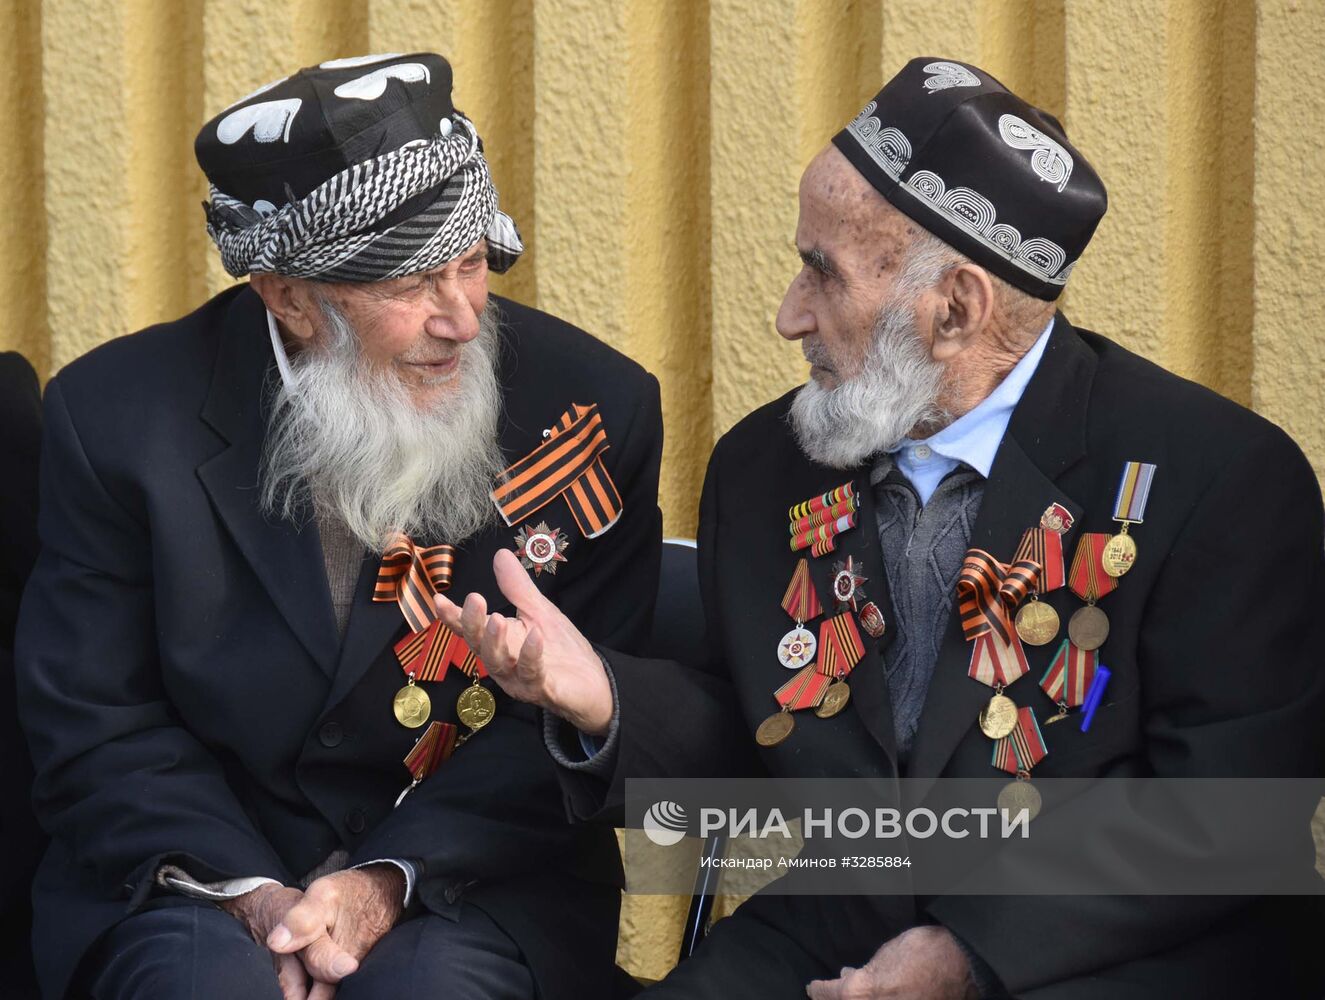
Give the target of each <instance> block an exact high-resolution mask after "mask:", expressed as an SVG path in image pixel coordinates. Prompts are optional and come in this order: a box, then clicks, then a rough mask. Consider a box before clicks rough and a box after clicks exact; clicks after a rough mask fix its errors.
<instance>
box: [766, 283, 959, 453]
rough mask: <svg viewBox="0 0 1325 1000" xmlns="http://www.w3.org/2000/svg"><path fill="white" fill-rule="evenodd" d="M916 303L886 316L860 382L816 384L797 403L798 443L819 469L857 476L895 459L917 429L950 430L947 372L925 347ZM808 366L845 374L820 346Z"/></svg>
mask: <svg viewBox="0 0 1325 1000" xmlns="http://www.w3.org/2000/svg"><path fill="white" fill-rule="evenodd" d="M909 299H910V296H909V295H906V294H899V295H898V296H896V297H895V298H893V300H892V301H890V302H887V303H885V304H884V305H883V307H882V308H881V309H880V310H879V315H878V317H877V318H876V319H875V321H874V331H873V333H872V335H871V337H870V348H869V353H868V354H867V355H866V357H865V361H864V365H863V367H862V368H861V371H860V373H859V374H858V375H855V376H853V377H852V378H850V379H846V380H844V381H842V382H841V383H840V384H839V385H838V386H837V387H836V388H833V389H826V388H824V387H823V386H821V385H820V384H819V383H818V382H816V381H815V380H814V379H810V381H809V382H807V383H806V384H805V385H804V386H803V387H802V388H801V390H800V391H799V392H798V393H796V398H795V399H794V400H792V404H791V411H790V414H789V417H790V420H791V426H792V430H793V431H794V433H795V435H796V443H797V444H798V445H800V449H801V451H803V452H804V453H805V454H806V455H807V456H808V457H809V458H810V459H811V460H812V461H815V462H818V463H819V464H821V465H827V466H830V467H831V468H835V469H854V468H856V467H857V466H859V465H860V464H861V463H862V462H864V461H865V460H866V459H867V458H869V457H870V456H871V455H874V454H876V453H878V452H882V451H888V450H889V449H891V448H893V447H895V446H896V445H897V443H898V442H899V441H901V440H902V439H903V438H905V437H906V436H907V434H908V432H910V431H911V429H912V428H914V427H917V426H934V427H938V426H942V425H943V424H945V423H947V415H946V414H945V413H944V412H943V410H942V408H941V407H940V406H939V403H938V400H939V392H940V390H941V389H942V386H943V373H944V366H943V365H942V364H941V363H939V362H937V361H935V360H934V359H933V358H932V357H930V356H929V354H928V353H927V352H926V351H925V349H924V348H923V347H922V346H921V342H920V334H919V330H918V329H917V327H916V322H915V313H914V311H913V310H912V308H911V303H910V301H909ZM805 357H806V360H808V361H810V362H811V363H812V364H827V365H829V366H831V367H834V368H836V369H837V370H839V371H840V370H841V368H840V366H838V365H836V363H835V361H834V359H833V358H832V357H831V356H829V354H828V351H827V350H826V349H825V348H824V346H823V344H822V343H820V342H813V343H806V344H805Z"/></svg>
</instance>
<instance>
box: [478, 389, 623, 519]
mask: <svg viewBox="0 0 1325 1000" xmlns="http://www.w3.org/2000/svg"><path fill="white" fill-rule="evenodd" d="M608 447H609V446H608V443H607V431H606V429H605V428H604V427H603V418H602V415H601V414H600V413H599V412H598V404H597V403H592V404H590V405H589V406H580V405H579V404H578V403H575V404H572V406H571V408H570V409H569V410H567V411H566V412H565V413H563V414H562V415H561V419H559V420H558V421H557V423H556V426H554V427H553V428H551V430H550V431H549V432H548V438H547V440H546V441H544V442H543V443H542V444H541V445H539V446H538V447H537V448H535V449H534V450H533V451H531V452H530V453H529V454H528V455H526V456H525V457H524V458H522V459H520V461H518V462H516V463H515V464H514V465H512V466H511V467H510V468H508V469H507V470H506V471H505V472H503V473H502V475H501V478H500V485H498V487H497V488H496V489H495V490H493V491H492V500H493V502H494V503H495V504H496V505H497V509H498V510H499V511H500V512H501V516H502V519H503V520H504V521H505V522H506V523H507V525H514V524H516V523H518V522H521V521H523V520H525V519H526V518H528V517H530V516H531V515H532V514H534V513H535V512H537V511H539V510H541V509H542V508H543V507H546V506H547V505H548V504H549V503H551V502H552V501H553V500H555V499H556V498H557V497H560V496H564V497H565V498H566V504H567V505H568V506H569V507H570V511H571V515H572V516H573V517H574V518H575V523H576V524H577V525H578V526H579V528H580V532H581V534H583V535H584V536H585V537H586V538H596V537H597V536H598V535H601V534H602V533H603V532H604V531H606V530H607V529H608V528H610V527H612V525H614V524H615V523H616V521H617V518H619V517H620V516H621V494H620V493H618V492H617V488H616V484H615V483H613V482H612V477H611V476H610V475H608V472H607V469H606V468H605V467H604V466H603V457H602V456H603V452H605V451H606V450H607V449H608Z"/></svg>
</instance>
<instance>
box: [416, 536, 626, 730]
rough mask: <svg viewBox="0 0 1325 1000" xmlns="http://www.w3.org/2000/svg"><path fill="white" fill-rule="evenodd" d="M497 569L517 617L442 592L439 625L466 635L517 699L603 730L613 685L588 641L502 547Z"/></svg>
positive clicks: (473, 597) (477, 597)
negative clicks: (461, 603) (457, 601)
mask: <svg viewBox="0 0 1325 1000" xmlns="http://www.w3.org/2000/svg"><path fill="white" fill-rule="evenodd" d="M492 570H493V573H494V575H495V576H496V578H497V586H498V587H499V588H500V589H501V592H502V594H504V595H505V596H506V599H507V600H508V601H510V602H511V603H512V604H513V605H514V606H515V610H516V617H514V618H509V617H507V616H505V615H500V614H489V613H488V603H487V601H485V600H484V599H483V595H482V594H470V595H469V596H468V597H466V598H465V603H464V606H463V607H458V606H457V605H456V604H455V602H454V601H451V600H449V599H447V598H446V597H445V596H443V595H440V594H439V595H438V596H437V613H438V614H439V615H440V616H441V619H442V623H443V624H445V625H447V626H448V627H450V628H452V629H455V630H456V631H457V632H459V633H460V634H461V635H463V636H464V637H465V641H466V642H467V643H469V647H470V649H472V650H474V652H475V653H477V654H478V656H479V658H480V659H481V660H482V661H483V665H484V667H485V668H487V671H488V675H489V676H490V677H492V679H493V680H494V681H496V682H497V684H499V685H500V686H501V689H502V690H503V691H505V692H506V693H507V694H508V695H510V696H511V697H512V698H514V699H516V700H517V701H525V702H529V703H530V704H532V705H538V706H539V707H540V708H545V709H547V710H548V711H550V712H553V713H555V714H557V715H559V716H561V717H562V718H563V719H565V720H566V721H567V722H569V723H570V724H571V725H573V726H574V727H575V728H576V729H578V730H580V731H581V732H583V733H589V734H591V735H597V736H601V735H603V734H604V733H606V732H607V729H608V726H610V725H611V722H612V711H613V705H612V685H611V682H610V681H608V679H607V672H606V671H605V670H604V669H603V663H602V661H601V660H600V659H599V658H598V654H597V653H595V652H594V649H593V647H592V646H591V645H589V640H588V639H586V638H585V637H584V636H583V635H582V634H581V633H580V630H579V629H577V628H576V627H575V626H574V625H573V624H571V620H570V619H569V618H567V617H566V616H565V615H563V614H562V613H561V611H560V610H558V608H557V606H556V605H555V604H553V603H552V602H551V601H549V600H548V599H547V598H546V597H544V596H543V594H542V592H541V591H540V590H539V589H538V587H536V586H535V585H534V581H533V580H531V579H530V578H529V574H528V573H527V572H525V569H524V567H522V566H521V565H520V560H519V559H517V558H516V557H515V553H513V552H511V551H509V550H507V549H502V550H501V551H499V552H498V553H497V554H496V556H494V557H493V560H492Z"/></svg>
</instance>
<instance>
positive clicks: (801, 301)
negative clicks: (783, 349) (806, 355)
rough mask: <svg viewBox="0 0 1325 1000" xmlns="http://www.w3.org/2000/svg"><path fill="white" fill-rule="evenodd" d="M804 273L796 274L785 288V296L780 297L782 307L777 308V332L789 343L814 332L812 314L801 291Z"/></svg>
mask: <svg viewBox="0 0 1325 1000" xmlns="http://www.w3.org/2000/svg"><path fill="white" fill-rule="evenodd" d="M803 277H804V272H803V271H802V272H801V273H799V274H797V275H796V277H795V278H793V279H792V281H791V284H790V285H789V286H787V294H785V295H784V296H782V305H781V306H779V307H778V315H777V321H776V326H777V331H778V334H779V335H781V336H782V337H785V338H786V339H787V340H790V341H797V340H800V339H801V338H802V337H804V336H807V335H808V334H811V333H814V331H815V320H814V313H813V312H811V311H810V309H809V307H808V306H807V305H806V300H805V295H804V291H803V289H802V287H801V286H802V284H803Z"/></svg>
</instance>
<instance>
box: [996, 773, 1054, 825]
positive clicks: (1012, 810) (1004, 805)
mask: <svg viewBox="0 0 1325 1000" xmlns="http://www.w3.org/2000/svg"><path fill="white" fill-rule="evenodd" d="M1043 804H1044V800H1043V799H1041V798H1040V790H1039V789H1038V788H1036V787H1035V786H1034V785H1032V784H1031V783H1030V782H1029V781H1028V780H1026V779H1025V778H1021V777H1018V778H1017V780H1016V781H1010V782H1008V783H1007V784H1006V785H1004V786H1003V789H1002V791H1000V792H999V793H998V808H999V809H1001V810H1002V811H1003V812H1004V814H1005V816H1006V818H1007V819H1015V818H1016V816H1017V813H1019V812H1021V811H1022V810H1023V809H1025V810H1026V812H1027V813H1029V814H1030V818H1031V819H1034V818H1035V817H1036V816H1038V815H1040V807H1041V806H1042V805H1043Z"/></svg>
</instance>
